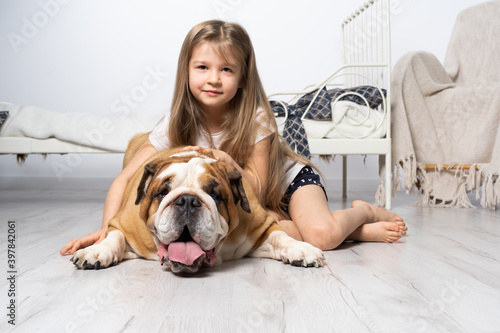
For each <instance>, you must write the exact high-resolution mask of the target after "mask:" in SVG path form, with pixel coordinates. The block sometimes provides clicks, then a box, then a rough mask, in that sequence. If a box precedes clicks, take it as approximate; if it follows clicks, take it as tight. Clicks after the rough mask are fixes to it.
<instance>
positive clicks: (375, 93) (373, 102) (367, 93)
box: [328, 86, 387, 109]
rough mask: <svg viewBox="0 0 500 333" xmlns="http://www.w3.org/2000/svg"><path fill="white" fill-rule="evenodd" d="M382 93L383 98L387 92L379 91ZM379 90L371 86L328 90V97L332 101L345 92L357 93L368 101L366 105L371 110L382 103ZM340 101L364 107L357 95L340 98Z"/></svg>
mask: <svg viewBox="0 0 500 333" xmlns="http://www.w3.org/2000/svg"><path fill="white" fill-rule="evenodd" d="M380 90H381V91H382V94H384V98H385V97H386V96H387V91H386V90H385V89H380ZM380 90H378V88H376V87H372V86H359V87H353V88H349V89H332V90H328V95H329V96H330V98H331V99H332V101H334V100H335V99H336V98H337V97H339V96H340V95H342V94H344V93H346V92H353V93H358V94H360V95H361V96H363V97H364V98H366V100H367V101H368V105H369V106H370V108H372V109H376V108H377V107H378V106H379V105H380V104H382V102H383V98H382V95H381V94H380ZM340 100H342V101H349V102H353V103H357V104H361V105H366V104H365V102H364V101H363V99H362V98H361V97H359V96H357V95H351V94H349V95H346V96H344V97H342V98H341V99H340Z"/></svg>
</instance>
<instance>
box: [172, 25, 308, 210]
mask: <svg viewBox="0 0 500 333" xmlns="http://www.w3.org/2000/svg"><path fill="white" fill-rule="evenodd" d="M203 43H210V45H211V46H212V47H214V49H215V51H216V52H217V53H218V55H219V56H221V57H222V58H223V59H225V60H227V58H228V54H229V52H230V54H231V55H232V56H234V57H235V58H236V60H237V61H238V62H239V64H240V65H241V81H240V88H239V89H238V92H237V93H236V95H235V97H234V98H233V99H232V100H231V102H230V103H231V106H230V108H229V109H230V110H229V112H228V113H227V114H226V115H225V119H224V123H223V126H222V133H223V138H222V141H221V145H220V147H219V149H220V150H222V151H225V152H226V153H228V154H229V155H230V156H231V157H232V158H233V159H234V160H235V161H236V163H238V164H239V165H240V166H241V167H242V168H244V167H245V166H246V161H247V160H248V158H249V157H250V155H251V153H252V147H253V145H254V144H255V138H256V135H257V133H258V132H259V131H267V132H269V134H270V137H271V140H270V154H269V155H270V156H269V166H268V182H267V184H266V193H265V196H264V198H263V201H264V202H263V203H262V204H263V205H264V206H267V207H269V208H270V209H272V210H274V211H276V212H283V210H282V206H281V200H282V196H283V193H284V192H285V190H286V187H287V185H288V184H284V182H283V179H284V175H285V173H286V171H287V170H284V168H283V163H284V162H285V161H286V160H287V159H288V158H292V159H293V160H298V161H300V162H301V163H303V164H305V165H311V163H310V162H309V160H307V159H305V158H303V157H301V156H299V155H297V154H295V153H294V152H293V151H292V150H291V149H289V148H288V146H287V145H286V144H283V143H282V142H281V139H280V136H279V135H278V130H277V126H276V122H275V120H274V115H273V113H272V110H271V106H270V104H269V102H268V100H267V96H266V94H265V92H264V88H263V86H262V82H261V80H260V77H259V73H258V71H257V65H256V61H255V54H254V50H253V46H252V42H251V40H250V37H249V36H248V33H247V32H246V31H245V29H244V28H243V27H241V26H240V25H239V24H236V23H228V22H224V21H219V20H210V21H206V22H202V23H200V24H198V25H196V26H195V27H193V28H192V29H191V30H190V31H189V33H188V34H187V36H186V38H185V40H184V43H183V44H182V48H181V52H180V54H179V62H178V66H177V77H176V82H175V89H174V95H173V99H172V107H171V111H170V123H169V129H168V135H169V139H170V143H171V145H172V146H173V147H177V146H185V145H196V139H197V136H198V135H199V133H202V132H203V131H202V130H205V131H206V129H205V128H204V124H205V121H204V113H203V112H202V111H201V109H200V107H199V106H198V103H197V101H196V99H195V97H194V96H193V95H192V93H191V91H190V89H189V76H188V75H189V62H190V60H191V56H192V54H193V50H194V49H195V48H196V47H197V46H198V45H201V44H203ZM258 109H261V110H263V114H264V115H265V116H264V117H259V121H256V113H257V110H258ZM269 129H272V130H271V131H269ZM206 132H208V131H206ZM271 132H272V133H271ZM208 139H209V141H210V140H211V138H210V136H208ZM250 167H251V166H250Z"/></svg>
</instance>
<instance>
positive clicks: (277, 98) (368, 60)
mask: <svg viewBox="0 0 500 333" xmlns="http://www.w3.org/2000/svg"><path fill="white" fill-rule="evenodd" d="M389 9H390V7H389V1H388V0H370V1H367V2H365V3H364V4H363V5H362V6H361V7H359V8H358V9H356V10H355V11H354V12H353V13H352V14H351V15H349V16H348V17H347V18H346V19H345V20H344V21H343V22H342V37H343V56H344V64H343V65H342V66H340V67H339V68H337V69H336V70H334V71H333V72H332V73H331V74H330V75H328V76H327V77H326V78H325V79H324V80H323V81H322V82H320V83H317V84H313V85H310V86H308V87H306V88H304V89H302V90H300V91H295V92H278V93H274V94H272V95H270V96H269V98H270V100H271V104H272V105H273V110H274V111H275V116H276V119H277V123H278V126H279V128H280V130H282V131H283V136H284V137H285V139H287V141H288V142H289V144H290V145H291V146H292V148H294V149H295V150H296V151H297V152H298V153H301V154H302V155H304V156H306V157H309V156H310V155H342V164H343V177H342V178H343V196H344V197H346V196H347V155H379V156H380V158H379V174H380V185H379V187H378V189H377V192H376V194H375V201H376V203H377V204H378V205H379V206H384V205H385V207H386V208H387V209H390V208H391V195H392V178H391V177H392V168H391V133H390V130H391V126H390V123H391V103H390V96H391V89H390V82H391V41H390V12H389ZM325 97H326V102H325ZM325 105H327V106H329V107H327V109H329V112H330V114H329V115H328V114H327V115H326V116H325V114H324V113H325V112H324V109H325V107H324V106H325ZM327 111H328V110H327ZM287 128H288V130H287ZM304 132H305V133H306V134H305V135H304ZM304 137H305V140H306V143H304Z"/></svg>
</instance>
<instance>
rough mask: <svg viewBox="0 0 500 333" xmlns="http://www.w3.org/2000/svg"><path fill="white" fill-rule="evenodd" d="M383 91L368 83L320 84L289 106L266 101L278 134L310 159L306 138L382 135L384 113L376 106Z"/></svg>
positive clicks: (381, 100)
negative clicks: (340, 86) (338, 86)
mask: <svg viewBox="0 0 500 333" xmlns="http://www.w3.org/2000/svg"><path fill="white" fill-rule="evenodd" d="M381 93H382V94H384V96H383V97H382V95H381ZM385 94H386V92H385V90H384V89H381V90H379V89H378V88H376V87H372V86H360V87H354V88H350V89H331V90H327V89H326V88H325V87H323V88H322V89H320V90H319V91H318V90H315V91H313V92H310V93H308V94H305V95H303V96H301V97H300V98H299V99H298V100H297V102H296V103H295V104H292V105H287V103H284V102H281V101H275V100H272V101H270V102H271V107H272V108H273V112H274V114H275V117H276V121H277V123H278V129H279V131H280V134H282V135H283V137H284V138H285V139H286V140H287V142H288V144H289V145H290V147H291V148H292V149H294V150H296V151H297V152H298V153H299V154H301V155H303V156H304V157H307V158H310V155H311V154H310V151H309V142H308V139H341V138H347V139H361V138H362V139H372V138H382V137H384V136H385V134H386V126H385V114H384V112H382V111H379V110H377V108H378V106H379V105H380V104H381V103H382V102H383V101H384V98H385ZM359 95H361V96H363V97H364V98H365V99H366V102H368V105H366V103H365V101H364V100H363V98H361V97H360V96H359ZM308 107H309V110H307V109H308ZM306 110H307V113H306Z"/></svg>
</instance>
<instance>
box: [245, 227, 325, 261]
mask: <svg viewBox="0 0 500 333" xmlns="http://www.w3.org/2000/svg"><path fill="white" fill-rule="evenodd" d="M250 255H251V256H252V257H260V258H273V259H277V260H282V261H283V262H285V263H287V264H288V263H289V264H292V265H293V266H302V267H321V266H323V263H324V261H325V256H324V255H323V251H321V250H320V249H318V248H316V247H314V246H312V245H311V244H309V243H305V242H300V241H298V240H295V239H293V238H292V237H290V236H288V235H287V234H286V233H285V232H284V231H275V232H273V233H271V234H270V235H269V237H268V238H267V240H266V241H265V242H264V243H263V244H262V245H261V246H259V247H258V248H257V249H256V250H255V251H253V252H252V253H250Z"/></svg>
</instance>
